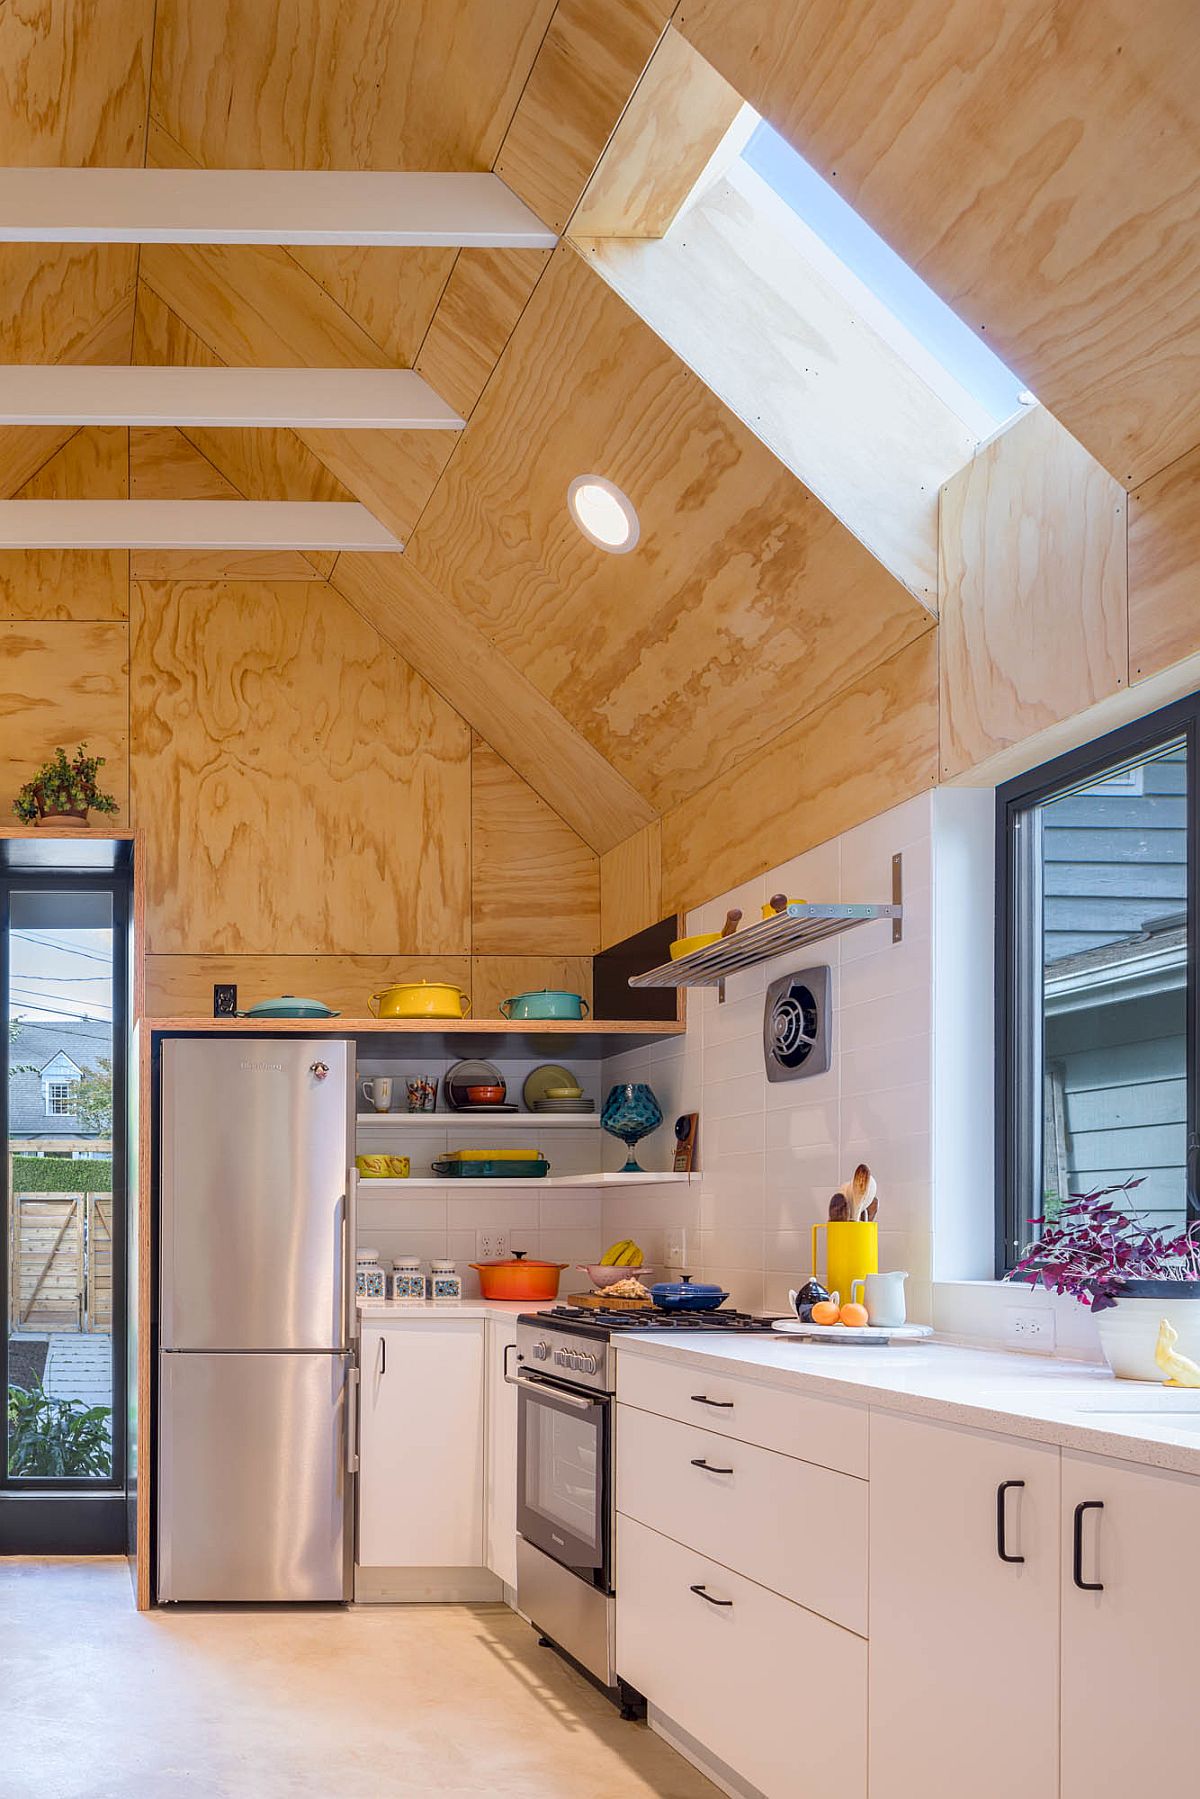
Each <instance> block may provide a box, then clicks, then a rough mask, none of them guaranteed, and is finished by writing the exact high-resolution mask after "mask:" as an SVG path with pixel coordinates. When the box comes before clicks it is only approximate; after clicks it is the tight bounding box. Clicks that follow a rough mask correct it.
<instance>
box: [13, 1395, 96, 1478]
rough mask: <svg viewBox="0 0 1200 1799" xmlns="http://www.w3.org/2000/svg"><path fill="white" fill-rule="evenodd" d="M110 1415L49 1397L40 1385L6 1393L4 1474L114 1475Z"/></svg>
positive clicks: (93, 1408)
mask: <svg viewBox="0 0 1200 1799" xmlns="http://www.w3.org/2000/svg"><path fill="white" fill-rule="evenodd" d="M111 1424H112V1411H111V1409H110V1408H109V1407H108V1406H106V1405H84V1403H83V1401H82V1400H79V1399H52V1398H51V1396H50V1395H49V1394H48V1393H46V1392H44V1391H43V1390H42V1388H41V1387H40V1386H34V1387H10V1388H9V1390H8V1472H9V1474H10V1475H24V1476H26V1477H30V1476H33V1477H35V1478H36V1477H38V1476H40V1477H41V1478H43V1479H45V1478H46V1477H56V1476H60V1475H75V1476H81V1475H91V1476H93V1477H95V1478H98V1479H107V1477H108V1476H109V1475H110V1474H111V1473H112V1449H111V1447H110V1439H109V1431H110V1428H111Z"/></svg>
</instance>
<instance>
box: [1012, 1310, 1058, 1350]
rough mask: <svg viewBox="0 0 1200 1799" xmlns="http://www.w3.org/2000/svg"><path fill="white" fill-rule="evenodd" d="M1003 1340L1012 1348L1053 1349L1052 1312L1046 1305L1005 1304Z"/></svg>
mask: <svg viewBox="0 0 1200 1799" xmlns="http://www.w3.org/2000/svg"><path fill="white" fill-rule="evenodd" d="M1004 1341H1005V1342H1006V1343H1011V1345H1012V1347H1013V1348H1014V1349H1038V1350H1042V1351H1048V1350H1051V1349H1053V1348H1054V1313H1053V1312H1052V1311H1050V1309H1049V1307H1048V1306H1005V1308H1004Z"/></svg>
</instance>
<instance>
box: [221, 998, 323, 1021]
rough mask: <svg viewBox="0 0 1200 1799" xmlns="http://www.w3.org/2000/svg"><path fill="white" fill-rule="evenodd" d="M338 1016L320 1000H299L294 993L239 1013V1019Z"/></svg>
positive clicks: (262, 1001) (266, 1001) (263, 1001)
mask: <svg viewBox="0 0 1200 1799" xmlns="http://www.w3.org/2000/svg"><path fill="white" fill-rule="evenodd" d="M337 1016H338V1014H337V1013H336V1012H332V1011H330V1009H329V1007H328V1006H326V1005H322V1003H321V1001H320V1000H319V999H297V997H296V995H295V994H294V993H285V994H283V995H282V997H281V998H279V999H264V1000H260V1001H259V1003H258V1005H257V1006H250V1007H249V1008H248V1009H247V1010H246V1011H245V1012H239V1013H238V1017H239V1018H336V1017H337Z"/></svg>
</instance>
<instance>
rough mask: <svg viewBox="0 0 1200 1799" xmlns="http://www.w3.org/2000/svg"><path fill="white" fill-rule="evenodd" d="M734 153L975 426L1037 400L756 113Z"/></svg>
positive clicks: (850, 294)
mask: <svg viewBox="0 0 1200 1799" xmlns="http://www.w3.org/2000/svg"><path fill="white" fill-rule="evenodd" d="M740 160H741V162H742V163H743V164H744V165H745V166H746V167H747V168H749V169H752V170H753V171H754V172H755V174H757V175H759V176H760V177H761V178H762V180H763V181H765V182H766V184H767V186H768V187H770V188H771V189H772V191H773V192H774V193H775V194H777V195H778V197H779V198H780V199H781V200H782V201H783V202H784V203H785V205H786V206H787V207H788V208H789V209H790V211H791V213H792V214H793V215H794V217H795V220H796V227H797V230H798V231H799V232H801V233H802V234H803V235H804V236H805V237H806V238H807V240H808V242H807V245H806V249H807V253H808V254H809V255H810V257H811V256H813V255H814V253H816V254H818V255H820V260H821V264H822V268H823V273H824V274H825V275H826V277H827V278H828V279H830V280H831V281H833V282H834V284H835V285H836V286H838V287H839V288H840V289H841V290H842V291H843V293H844V294H845V296H846V298H847V299H848V300H849V301H851V302H852V303H853V304H855V305H857V306H858V307H859V308H860V309H861V310H862V311H863V312H864V313H865V314H866V315H867V318H868V322H870V323H871V324H872V325H873V326H874V327H875V329H876V330H878V331H879V332H880V334H881V335H883V336H886V337H887V338H888V340H889V341H890V342H891V343H892V345H893V347H894V348H895V349H896V350H897V351H898V353H899V354H900V355H902V356H904V357H905V359H906V360H907V361H908V362H909V363H910V364H912V365H913V366H914V367H915V368H916V369H917V371H918V372H919V373H920V374H921V375H922V376H923V378H924V379H925V380H926V381H927V382H929V384H930V385H931V386H934V387H935V388H936V389H937V390H938V391H939V392H940V393H941V394H942V396H943V398H945V399H946V400H947V402H948V403H949V404H950V405H952V406H953V407H954V409H955V410H956V411H957V412H959V414H960V416H962V417H964V418H965V419H966V420H967V422H968V423H971V424H972V425H973V426H974V427H975V428H976V429H978V430H979V432H980V434H981V435H990V434H991V432H993V431H994V430H996V428H997V427H998V426H1000V425H1003V424H1004V423H1006V421H1007V420H1009V419H1011V418H1012V417H1014V415H1015V414H1017V413H1018V412H1020V411H1022V409H1023V408H1026V407H1029V406H1034V405H1036V404H1037V401H1036V399H1035V397H1034V395H1033V394H1031V393H1030V392H1029V391H1028V390H1027V389H1026V388H1024V387H1023V385H1022V383H1021V382H1020V380H1019V379H1018V378H1017V376H1016V375H1014V374H1013V372H1012V370H1011V369H1010V368H1008V367H1006V365H1005V364H1004V363H1003V362H1001V360H1000V358H999V357H998V356H997V355H995V354H994V352H993V351H992V350H990V349H989V348H988V346H987V344H985V343H984V342H983V341H982V339H981V338H979V337H978V336H977V335H976V333H975V332H974V331H972V330H971V328H970V326H969V325H966V324H964V322H963V320H962V319H960V318H959V316H958V314H957V313H956V312H954V311H953V310H952V309H951V307H949V306H947V305H946V303H945V301H944V300H941V299H939V298H938V296H937V294H935V293H934V292H933V290H932V288H930V287H928V286H927V285H926V284H925V282H924V281H922V279H921V277H920V276H919V275H917V274H916V273H915V272H914V271H913V270H912V269H911V268H910V267H909V266H908V264H907V263H906V262H905V261H904V259H903V257H901V256H898V255H897V254H896V252H895V251H894V250H893V249H891V248H890V246H889V245H888V244H886V243H885V242H884V240H883V239H882V238H881V237H880V236H879V234H878V233H877V232H876V231H873V230H872V228H871V226H870V225H868V224H867V222H866V220H865V219H863V218H861V217H860V216H859V214H858V213H857V212H856V211H855V210H854V208H853V207H852V206H851V205H850V204H849V202H848V201H846V200H844V199H843V198H842V196H841V194H839V193H838V191H837V189H836V188H834V187H831V186H830V184H829V182H827V181H826V180H824V178H823V177H822V176H820V175H818V173H817V171H816V170H815V169H814V168H812V167H811V166H810V164H808V163H807V162H805V160H804V158H803V157H802V156H801V155H799V154H798V152H797V151H795V150H793V148H792V146H791V145H790V144H789V143H787V142H786V140H785V139H784V138H782V137H780V135H779V133H778V132H777V131H774V130H773V129H772V128H771V126H770V125H768V124H767V123H766V121H765V120H760V121H759V122H758V124H757V126H756V127H755V128H754V130H753V131H752V132H751V133H750V135H749V137H748V139H747V141H746V143H745V145H744V147H743V149H742V151H741V157H740ZM822 251H823V254H821V252H822Z"/></svg>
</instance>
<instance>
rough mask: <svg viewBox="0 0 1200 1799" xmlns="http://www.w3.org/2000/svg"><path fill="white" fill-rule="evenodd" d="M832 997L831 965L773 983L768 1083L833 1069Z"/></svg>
mask: <svg viewBox="0 0 1200 1799" xmlns="http://www.w3.org/2000/svg"><path fill="white" fill-rule="evenodd" d="M829 998H830V980H829V968H828V965H826V966H824V967H821V968H805V969H800V970H798V971H797V972H796V973H795V974H786V975H782V976H781V977H780V979H779V980H777V981H772V983H771V985H770V986H769V987H768V989H767V1003H766V1010H765V1012H764V1014H763V1051H764V1054H765V1058H766V1065H767V1078H768V1080H772V1081H794V1080H798V1079H800V1078H801V1076H804V1075H812V1074H823V1073H824V1072H825V1070H826V1069H827V1068H828V1067H829V1059H830V1019H829Z"/></svg>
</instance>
